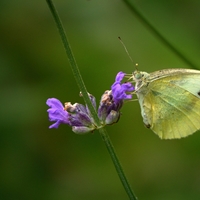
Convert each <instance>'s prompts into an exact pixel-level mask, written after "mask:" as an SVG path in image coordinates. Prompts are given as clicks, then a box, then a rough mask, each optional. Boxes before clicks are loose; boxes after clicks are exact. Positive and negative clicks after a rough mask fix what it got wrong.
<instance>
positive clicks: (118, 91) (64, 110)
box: [46, 72, 134, 134]
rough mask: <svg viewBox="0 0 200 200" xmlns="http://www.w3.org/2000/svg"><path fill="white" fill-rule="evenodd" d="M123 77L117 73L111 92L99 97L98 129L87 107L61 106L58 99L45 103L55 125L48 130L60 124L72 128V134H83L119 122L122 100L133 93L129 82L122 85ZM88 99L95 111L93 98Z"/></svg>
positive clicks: (79, 105) (76, 104)
mask: <svg viewBox="0 0 200 200" xmlns="http://www.w3.org/2000/svg"><path fill="white" fill-rule="evenodd" d="M124 76H125V73H123V72H119V73H118V74H117V76H116V78H115V82H114V84H113V85H112V86H111V90H106V91H105V92H104V94H103V95H102V97H101V100H100V105H99V108H98V117H99V119H100V120H101V126H100V127H97V125H96V123H95V122H94V119H93V117H92V115H91V113H90V110H89V109H88V107H87V105H86V106H84V105H82V104H79V103H75V104H71V103H70V102H67V103H65V104H64V106H63V105H62V103H61V102H60V101H59V100H58V99H55V98H50V99H48V100H47V102H46V103H47V105H48V106H49V107H50V108H49V109H48V110H47V112H48V113H49V120H50V121H53V122H55V123H53V124H52V125H51V126H49V128H58V127H59V125H60V124H67V125H69V126H71V127H72V131H73V132H75V133H78V134H83V133H87V132H91V131H93V130H95V129H98V128H101V127H102V126H105V125H108V124H113V123H116V122H117V121H118V120H119V117H120V109H121V107H122V105H123V102H124V100H126V99H131V98H132V94H131V93H130V92H132V91H134V86H133V85H132V84H131V83H130V82H127V83H122V79H123V78H124ZM81 96H82V95H81ZM89 97H90V100H91V102H92V105H93V107H94V108H95V110H96V100H95V98H94V96H92V95H91V94H89Z"/></svg>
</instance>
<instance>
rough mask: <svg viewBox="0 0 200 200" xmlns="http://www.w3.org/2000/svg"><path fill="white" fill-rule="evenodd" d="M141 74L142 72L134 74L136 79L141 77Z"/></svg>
mask: <svg viewBox="0 0 200 200" xmlns="http://www.w3.org/2000/svg"><path fill="white" fill-rule="evenodd" d="M143 76H144V74H141V73H139V72H138V73H136V74H135V78H136V79H141V78H142V77H143Z"/></svg>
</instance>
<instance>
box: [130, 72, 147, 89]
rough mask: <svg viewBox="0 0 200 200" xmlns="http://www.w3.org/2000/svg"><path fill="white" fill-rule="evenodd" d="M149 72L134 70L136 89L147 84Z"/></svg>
mask: <svg viewBox="0 0 200 200" xmlns="http://www.w3.org/2000/svg"><path fill="white" fill-rule="evenodd" d="M148 76H149V74H148V73H147V72H140V71H138V70H136V71H134V72H133V81H134V82H135V83H136V85H135V88H136V90H137V89H139V88H141V87H142V86H143V85H146V82H147V81H146V80H147V77H148Z"/></svg>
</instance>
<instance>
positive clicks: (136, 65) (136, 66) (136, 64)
mask: <svg viewBox="0 0 200 200" xmlns="http://www.w3.org/2000/svg"><path fill="white" fill-rule="evenodd" d="M118 39H119V41H120V42H121V44H122V46H123V47H124V49H125V51H126V53H127V55H128V57H129V58H130V60H131V62H132V63H134V62H133V59H132V58H131V56H130V54H129V52H128V50H127V48H126V46H125V44H124V43H123V41H122V39H121V37H118ZM135 68H136V71H138V63H135Z"/></svg>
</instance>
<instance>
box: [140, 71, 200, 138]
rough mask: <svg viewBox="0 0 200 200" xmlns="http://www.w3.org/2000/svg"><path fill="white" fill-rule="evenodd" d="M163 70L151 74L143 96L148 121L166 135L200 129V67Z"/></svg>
mask: <svg viewBox="0 0 200 200" xmlns="http://www.w3.org/2000/svg"><path fill="white" fill-rule="evenodd" d="M163 71H165V70H162V71H160V72H159V73H158V72H156V73H153V74H150V78H149V83H148V85H147V86H145V87H146V93H145V94H144V97H143V100H141V101H140V100H139V102H140V105H141V108H142V115H143V119H144V122H145V124H146V125H147V127H150V128H151V129H152V130H153V131H154V132H155V133H156V134H157V135H158V136H159V137H160V138H162V139H174V138H181V137H186V136H188V135H190V134H192V133H194V132H195V131H197V130H199V129H200V71H197V70H187V71H186V70H183V69H182V70H181V69H180V71H178V70H177V69H176V70H175V71H173V70H172V71H171V73H165V72H163ZM197 72H198V73H197Z"/></svg>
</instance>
